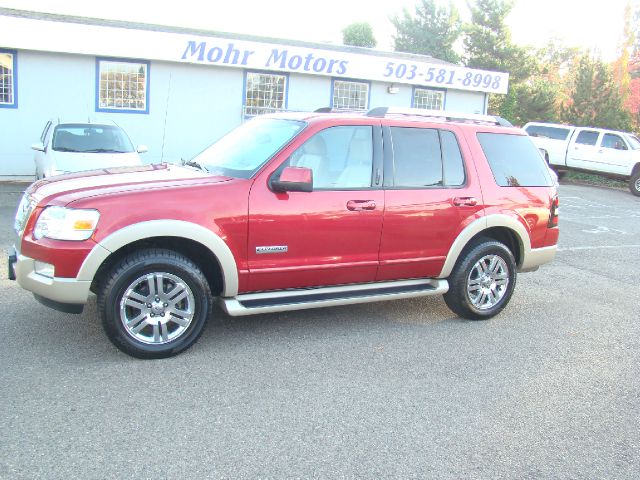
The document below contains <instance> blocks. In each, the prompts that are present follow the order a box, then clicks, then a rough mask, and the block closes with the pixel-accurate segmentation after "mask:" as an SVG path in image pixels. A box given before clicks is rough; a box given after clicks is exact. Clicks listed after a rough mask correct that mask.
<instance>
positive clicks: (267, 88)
mask: <svg viewBox="0 0 640 480" xmlns="http://www.w3.org/2000/svg"><path fill="white" fill-rule="evenodd" d="M244 88H245V94H244V116H245V117H251V116H254V115H261V114H263V113H274V112H280V111H282V110H285V109H286V108H287V76H286V75H276V74H271V73H260V72H247V73H246V77H245V85H244Z"/></svg>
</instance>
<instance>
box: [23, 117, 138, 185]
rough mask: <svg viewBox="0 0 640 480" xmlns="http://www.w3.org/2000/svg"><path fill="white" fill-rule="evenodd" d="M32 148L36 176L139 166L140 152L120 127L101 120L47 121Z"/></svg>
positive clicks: (38, 177) (39, 177)
mask: <svg viewBox="0 0 640 480" xmlns="http://www.w3.org/2000/svg"><path fill="white" fill-rule="evenodd" d="M31 148H32V149H33V150H35V152H36V153H35V157H34V161H35V164H36V179H41V178H46V177H51V176H53V175H60V174H63V173H71V172H79V171H83V170H95V169H100V168H111V167H126V166H138V165H142V160H141V159H140V155H139V153H144V152H146V151H147V147H146V146H144V145H139V146H138V147H137V148H134V147H133V144H132V143H131V140H130V139H129V136H128V135H127V134H126V132H125V131H124V130H123V129H122V128H120V127H119V126H117V125H115V124H113V125H109V124H102V123H59V122H56V121H53V120H51V121H49V122H47V124H46V126H45V128H44V130H43V131H42V135H41V136H40V142H38V143H36V144H33V145H32V146H31Z"/></svg>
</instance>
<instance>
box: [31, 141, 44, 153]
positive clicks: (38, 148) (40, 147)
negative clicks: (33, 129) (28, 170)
mask: <svg viewBox="0 0 640 480" xmlns="http://www.w3.org/2000/svg"><path fill="white" fill-rule="evenodd" d="M31 150H35V151H36V152H44V144H43V143H42V142H38V143H34V144H33V145H31Z"/></svg>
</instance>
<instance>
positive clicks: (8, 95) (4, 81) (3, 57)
mask: <svg viewBox="0 0 640 480" xmlns="http://www.w3.org/2000/svg"><path fill="white" fill-rule="evenodd" d="M16 97H17V95H16V53H15V52H13V51H9V50H0V107H16V106H17V105H18V102H17V98H16Z"/></svg>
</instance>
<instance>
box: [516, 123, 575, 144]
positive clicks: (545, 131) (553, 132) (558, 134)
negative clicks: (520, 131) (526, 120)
mask: <svg viewBox="0 0 640 480" xmlns="http://www.w3.org/2000/svg"><path fill="white" fill-rule="evenodd" d="M525 131H526V132H527V133H528V134H529V135H530V136H532V137H542V138H550V139H552V140H566V139H567V137H568V136H569V132H570V131H571V130H569V129H568V128H560V127H549V126H546V125H529V126H528V127H527V128H525Z"/></svg>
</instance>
